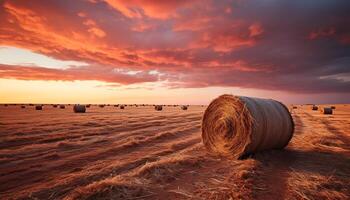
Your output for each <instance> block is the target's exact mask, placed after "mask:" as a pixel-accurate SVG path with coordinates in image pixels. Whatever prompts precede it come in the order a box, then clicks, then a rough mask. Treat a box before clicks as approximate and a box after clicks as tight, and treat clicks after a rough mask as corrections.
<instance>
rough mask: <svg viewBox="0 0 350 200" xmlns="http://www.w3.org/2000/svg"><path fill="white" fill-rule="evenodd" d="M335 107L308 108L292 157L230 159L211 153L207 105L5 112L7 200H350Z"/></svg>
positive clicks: (348, 142) (3, 182) (1, 165)
mask: <svg viewBox="0 0 350 200" xmlns="http://www.w3.org/2000/svg"><path fill="white" fill-rule="evenodd" d="M335 106H336V109H335V110H334V113H333V115H324V114H322V113H320V112H319V111H312V110H311V107H310V106H306V105H304V106H300V105H298V108H297V109H293V110H292V111H291V113H292V116H293V120H294V123H295V132H294V136H293V138H292V140H291V141H290V143H289V145H288V146H287V147H286V148H285V149H284V150H271V151H265V152H261V153H257V154H255V155H252V156H250V157H248V158H247V159H244V160H230V159H227V158H223V157H217V156H212V155H209V154H208V152H207V151H206V149H205V147H204V146H203V144H202V141H201V119H202V115H203V112H204V110H205V108H206V107H203V106H189V109H188V110H181V109H180V107H173V106H164V107H163V110H162V111H155V110H154V107H153V106H138V107H135V106H127V107H126V108H125V109H124V110H121V109H119V108H117V107H113V106H106V107H104V108H100V107H98V106H91V108H87V112H86V113H74V112H73V111H72V106H66V108H65V109H59V108H53V107H52V106H51V105H45V106H44V107H43V110H41V111H37V110H35V109H34V107H33V106H26V107H25V108H21V107H20V105H16V106H14V105H9V106H7V107H5V106H3V105H0V134H1V135H0V137H1V139H0V198H1V199H310V200H311V199H349V198H350V184H349V181H350V105H335ZM321 107H322V106H321Z"/></svg>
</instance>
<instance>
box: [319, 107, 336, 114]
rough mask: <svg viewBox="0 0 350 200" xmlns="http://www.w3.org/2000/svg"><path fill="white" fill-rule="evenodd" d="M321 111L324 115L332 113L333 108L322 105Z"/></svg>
mask: <svg viewBox="0 0 350 200" xmlns="http://www.w3.org/2000/svg"><path fill="white" fill-rule="evenodd" d="M321 112H322V113H323V114H325V115H332V114H333V109H332V108H330V107H324V108H323V109H322V110H321Z"/></svg>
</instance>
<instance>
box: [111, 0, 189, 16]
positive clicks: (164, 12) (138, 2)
mask: <svg viewBox="0 0 350 200" xmlns="http://www.w3.org/2000/svg"><path fill="white" fill-rule="evenodd" d="M105 2H106V3H107V4H109V5H110V6H111V7H113V8H115V9H116V10H118V11H119V12H121V13H122V14H123V15H125V16H126V17H129V18H142V16H143V15H146V16H148V17H152V18H158V19H167V18H169V17H174V16H176V10H177V9H179V8H183V7H186V6H189V5H191V4H192V3H193V2H194V1H187V0H169V1H162V0H105Z"/></svg>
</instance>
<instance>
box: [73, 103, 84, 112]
mask: <svg viewBox="0 0 350 200" xmlns="http://www.w3.org/2000/svg"><path fill="white" fill-rule="evenodd" d="M73 111H74V112H75V113H85V112H86V108H85V105H80V104H75V105H74V106H73Z"/></svg>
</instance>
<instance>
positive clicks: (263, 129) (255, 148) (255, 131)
mask: <svg viewBox="0 0 350 200" xmlns="http://www.w3.org/2000/svg"><path fill="white" fill-rule="evenodd" d="M293 132H294V122H293V119H292V117H291V115H290V113H289V112H288V109H287V107H286V106H285V105H283V104H282V103H280V102H278V101H275V100H271V99H259V98H250V97H240V96H233V95H222V96H220V97H218V98H216V99H214V100H213V101H212V102H211V103H210V105H209V106H208V107H207V108H206V110H205V112H204V115H203V119H202V139H203V143H204V145H205V147H206V148H207V149H208V151H209V152H211V153H213V154H217V155H224V156H229V157H233V158H236V159H237V158H242V157H245V156H247V155H250V154H252V153H256V152H259V151H262V150H268V149H282V148H284V147H285V146H286V145H287V144H288V143H289V141H290V139H291V138H292V136H293Z"/></svg>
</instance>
